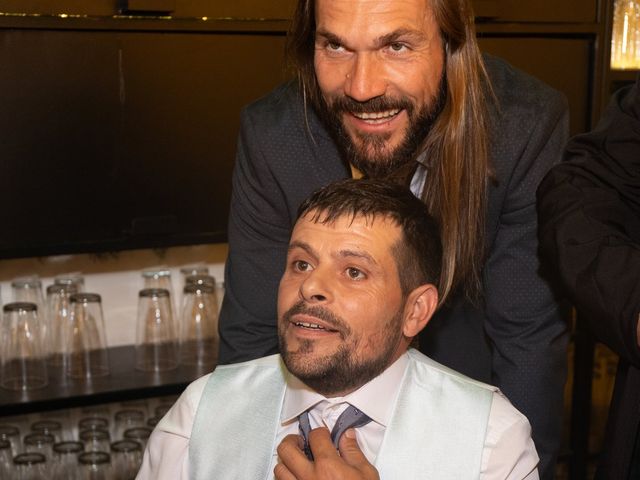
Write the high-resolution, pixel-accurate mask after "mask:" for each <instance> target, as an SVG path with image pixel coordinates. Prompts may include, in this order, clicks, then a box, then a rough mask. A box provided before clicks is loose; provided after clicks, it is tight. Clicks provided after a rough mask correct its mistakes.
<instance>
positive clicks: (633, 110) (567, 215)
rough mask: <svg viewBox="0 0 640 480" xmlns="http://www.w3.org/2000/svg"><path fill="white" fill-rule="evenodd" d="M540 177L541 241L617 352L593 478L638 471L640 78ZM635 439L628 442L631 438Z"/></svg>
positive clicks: (603, 338)
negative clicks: (616, 367)
mask: <svg viewBox="0 0 640 480" xmlns="http://www.w3.org/2000/svg"><path fill="white" fill-rule="evenodd" d="M564 160H565V161H563V162H562V163H561V164H560V165H558V166H556V167H555V168H554V169H553V170H551V172H549V174H548V175H547V176H546V177H545V179H544V182H542V183H541V184H540V188H539V190H538V195H539V198H540V242H541V245H542V248H543V252H544V253H545V254H546V255H547V256H548V257H549V259H550V261H551V262H552V263H553V264H554V265H556V266H557V268H558V271H559V273H560V277H561V278H562V281H563V284H564V286H565V287H566V289H567V292H568V293H569V296H570V298H571V299H572V300H573V302H574V304H575V305H576V308H577V309H578V311H579V312H580V314H581V318H585V319H586V320H587V321H588V322H589V325H590V326H591V328H592V330H593V332H594V333H595V334H596V336H597V338H598V340H600V341H602V342H604V343H606V344H607V345H608V346H609V347H611V348H612V349H613V350H614V351H615V352H616V353H618V354H619V355H620V363H619V364H618V372H617V374H616V384H615V388H614V392H613V399H612V401H611V406H610V410H609V417H608V420H607V429H606V433H605V441H604V442H603V447H604V452H603V454H602V455H601V456H600V458H599V459H598V463H599V465H598V472H597V475H596V478H599V479H616V480H617V479H637V478H640V437H639V436H638V433H639V432H640V321H639V318H640V278H639V277H640V79H638V80H637V81H636V84H635V85H634V86H630V87H625V88H623V89H621V90H619V91H618V92H616V93H615V95H614V96H613V99H612V100H611V103H610V104H609V107H608V108H607V110H606V112H605V113H604V116H603V117H602V119H601V120H600V122H599V123H598V125H597V127H596V128H595V129H594V130H593V131H592V132H589V133H585V134H582V135H578V136H576V137H575V138H572V139H571V141H570V142H569V144H568V145H567V149H566V151H565V158H564ZM634 445H635V448H634Z"/></svg>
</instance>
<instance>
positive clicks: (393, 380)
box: [137, 180, 538, 480]
mask: <svg viewBox="0 0 640 480" xmlns="http://www.w3.org/2000/svg"><path fill="white" fill-rule="evenodd" d="M440 263H441V245H440V236H439V232H438V228H437V226H436V225H435V222H434V221H433V219H432V218H431V217H429V216H428V214H427V213H426V209H425V207H424V205H423V204H422V202H420V200H418V199H417V198H416V197H414V196H413V194H411V193H410V192H409V191H408V190H405V189H404V188H402V187H396V186H392V185H389V184H386V183H384V182H381V181H375V180H344V181H340V182H337V183H334V184H330V185H328V186H327V187H324V188H322V189H321V190H319V191H317V192H315V193H314V194H312V196H311V197H310V198H309V199H307V200H306V201H305V202H304V203H303V204H302V205H301V206H300V209H299V212H298V220H297V222H296V224H295V227H294V229H293V232H292V234H291V240H290V243H289V251H288V256H287V265H286V267H285V272H284V275H283V277H282V280H281V282H280V289H279V292H278V337H279V342H280V351H281V352H282V354H281V355H272V356H269V357H264V358H261V359H258V360H252V361H249V362H245V363H240V364H233V365H224V366H219V367H218V368H217V369H216V370H215V371H214V372H213V373H212V374H210V375H207V376H205V377H203V378H201V379H199V380H196V381H195V382H193V383H192V384H191V385H190V386H189V387H188V388H187V390H186V391H185V392H184V393H183V394H182V396H181V397H180V399H179V400H178V401H177V402H176V404H175V405H174V406H173V407H172V408H171V410H170V411H169V412H168V413H167V415H166V416H165V417H164V418H163V419H162V421H161V422H160V423H159V424H158V426H157V427H156V429H155V431H154V432H153V434H152V436H151V438H150V441H149V444H148V447H147V450H146V452H145V456H144V461H143V465H142V468H141V470H140V472H139V474H138V477H137V478H138V479H153V480H158V479H171V480H175V479H187V478H191V479H213V478H215V479H222V480H228V479H242V480H244V479H258V478H276V479H278V480H289V479H299V480H302V479H315V478H318V479H322V478H325V479H326V478H340V479H352V478H353V479H376V478H381V479H392V480H398V479H403V480H407V479H418V478H419V479H430V480H436V479H444V478H447V479H454V478H455V479H472V478H476V479H477V478H481V479H507V478H508V479H524V478H526V479H537V478H538V472H537V469H536V465H537V462H538V456H537V454H536V451H535V447H534V445H533V441H532V440H531V435H530V434H531V431H530V427H529V423H528V421H527V419H526V418H525V417H524V416H523V415H522V414H521V413H519V412H518V411H517V410H516V409H515V408H514V407H513V406H512V405H511V404H510V403H509V402H508V400H506V399H505V397H504V396H502V394H501V393H500V392H499V391H498V390H497V388H495V387H491V386H489V385H485V384H482V383H480V382H477V381H474V380H471V379H469V378H466V377H464V376H462V375H461V374H458V373H456V372H454V371H452V370H450V369H448V368H446V367H443V366H441V365H440V364H438V363H436V362H434V361H432V360H430V359H429V358H427V357H425V356H424V355H422V354H421V353H419V352H418V351H417V350H414V349H411V348H409V346H410V344H411V342H412V339H413V338H414V337H415V336H416V335H417V334H418V333H419V332H420V331H421V330H422V329H423V328H424V326H425V325H426V324H427V322H428V321H429V319H430V318H431V316H432V315H433V313H434V311H435V309H436V307H437V306H438V293H437V287H436V286H437V285H438V281H439V276H440ZM259 281H260V279H259V278H257V279H256V282H259ZM330 430H331V434H330V433H329V431H330ZM344 431H346V432H347V434H346V435H341V434H342V433H343V432H344ZM334 447H335V448H334ZM336 448H337V450H336Z"/></svg>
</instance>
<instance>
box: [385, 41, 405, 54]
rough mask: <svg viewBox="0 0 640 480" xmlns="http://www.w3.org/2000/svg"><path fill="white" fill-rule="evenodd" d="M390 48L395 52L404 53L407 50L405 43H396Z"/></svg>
mask: <svg viewBox="0 0 640 480" xmlns="http://www.w3.org/2000/svg"><path fill="white" fill-rule="evenodd" d="M389 48H390V49H391V50H393V51H394V52H402V51H404V50H406V49H407V46H406V45H405V44H404V43H399V42H395V43H392V44H390V45H389Z"/></svg>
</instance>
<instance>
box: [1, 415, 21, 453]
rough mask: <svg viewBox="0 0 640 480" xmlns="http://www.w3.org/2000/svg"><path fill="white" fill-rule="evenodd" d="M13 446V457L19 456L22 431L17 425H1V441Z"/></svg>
mask: <svg viewBox="0 0 640 480" xmlns="http://www.w3.org/2000/svg"><path fill="white" fill-rule="evenodd" d="M5 440H6V441H7V442H9V443H10V444H11V457H14V456H16V455H18V452H19V451H20V449H21V447H22V445H21V444H20V429H19V428H18V427H16V426H15V425H8V424H6V423H5V424H0V441H5Z"/></svg>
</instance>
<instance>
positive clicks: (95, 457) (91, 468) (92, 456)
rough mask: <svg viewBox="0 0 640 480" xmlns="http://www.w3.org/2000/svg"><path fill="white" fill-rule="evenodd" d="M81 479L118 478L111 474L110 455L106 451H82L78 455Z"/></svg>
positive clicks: (110, 479) (103, 479) (108, 479)
mask: <svg viewBox="0 0 640 480" xmlns="http://www.w3.org/2000/svg"><path fill="white" fill-rule="evenodd" d="M78 463H79V464H80V478H81V479H82V480H113V479H116V478H117V480H120V478H118V477H114V476H113V470H112V468H111V455H109V454H108V453H107V452H84V453H81V454H80V455H78Z"/></svg>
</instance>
